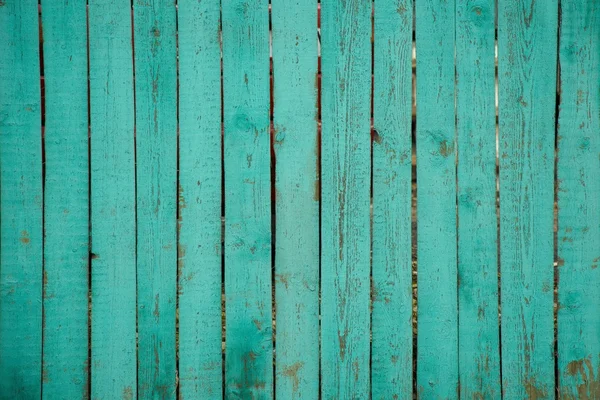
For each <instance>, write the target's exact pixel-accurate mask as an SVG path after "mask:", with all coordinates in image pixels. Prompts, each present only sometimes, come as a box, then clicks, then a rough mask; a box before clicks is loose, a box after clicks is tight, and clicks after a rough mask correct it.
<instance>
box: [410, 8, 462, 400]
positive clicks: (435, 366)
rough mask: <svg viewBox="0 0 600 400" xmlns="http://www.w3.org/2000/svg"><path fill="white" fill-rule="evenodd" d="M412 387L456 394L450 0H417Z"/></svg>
mask: <svg viewBox="0 0 600 400" xmlns="http://www.w3.org/2000/svg"><path fill="white" fill-rule="evenodd" d="M415 7H416V26H417V30H416V50H417V77H416V79H417V83H416V85H417V129H416V138H417V226H418V228H417V229H418V231H417V260H418V261H417V262H418V267H417V268H418V275H417V286H418V299H417V307H418V308H417V313H418V315H417V332H418V336H417V382H416V385H417V393H418V395H419V397H421V398H424V399H428V398H443V399H452V398H456V397H457V395H458V312H457V309H458V304H457V296H458V294H457V250H456V248H457V241H456V222H457V221H456V155H455V152H456V129H455V113H454V101H455V88H454V73H455V70H454V46H455V41H454V35H455V26H454V25H455V2H454V0H425V1H417V2H416V3H415Z"/></svg>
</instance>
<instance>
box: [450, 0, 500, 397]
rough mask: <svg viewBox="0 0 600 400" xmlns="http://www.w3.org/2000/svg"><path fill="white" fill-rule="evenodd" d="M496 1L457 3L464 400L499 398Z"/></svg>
mask: <svg viewBox="0 0 600 400" xmlns="http://www.w3.org/2000/svg"><path fill="white" fill-rule="evenodd" d="M494 17H495V2H494V1H492V0H479V1H472V0H457V2H456V135H457V145H458V148H457V151H458V165H457V177H456V180H457V198H458V202H457V204H458V211H457V212H458V227H457V229H458V230H457V233H458V314H459V324H458V343H459V349H458V352H459V353H458V357H459V365H460V368H459V379H460V397H461V398H464V399H473V398H481V399H483V398H490V399H493V398H498V397H499V396H500V394H501V390H500V347H499V338H500V336H499V332H498V331H499V320H498V254H497V251H498V230H497V229H498V225H497V217H496V105H495V89H494V84H495V62H494V57H495V53H494V45H495V43H494V40H495V32H494V30H495V22H494V19H495V18H494Z"/></svg>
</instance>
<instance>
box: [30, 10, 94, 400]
mask: <svg viewBox="0 0 600 400" xmlns="http://www.w3.org/2000/svg"><path fill="white" fill-rule="evenodd" d="M42 10H43V13H42V24H43V34H44V71H43V73H44V82H45V104H46V107H45V109H46V115H45V127H46V129H45V137H44V144H45V165H46V174H45V180H44V288H43V295H44V351H43V353H44V354H43V364H44V365H43V378H42V384H43V387H42V392H43V397H44V398H48V399H55V398H69V399H77V398H81V399H86V398H89V393H88V376H89V358H88V347H89V346H88V342H89V335H88V306H89V304H88V289H89V288H88V273H89V270H88V268H89V250H90V248H89V200H90V199H89V160H88V144H89V143H88V102H87V96H88V82H87V76H88V64H87V23H86V13H87V11H86V2H85V1H81V0H80V1H75V2H73V1H67V0H61V1H47V0H44V1H43V2H42Z"/></svg>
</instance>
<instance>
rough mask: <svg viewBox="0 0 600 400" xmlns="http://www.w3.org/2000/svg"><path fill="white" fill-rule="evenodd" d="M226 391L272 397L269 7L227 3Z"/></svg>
mask: <svg viewBox="0 0 600 400" xmlns="http://www.w3.org/2000/svg"><path fill="white" fill-rule="evenodd" d="M221 7H222V18H223V101H224V103H223V104H224V109H223V111H224V124H225V126H224V129H225V133H224V135H225V136H224V160H223V161H224V171H225V307H226V348H225V383H224V384H225V396H226V397H228V398H238V397H239V398H255V399H269V398H271V397H272V396H273V337H272V334H273V329H272V322H271V320H272V302H271V295H272V282H271V268H272V266H271V246H272V243H271V242H272V239H271V177H270V175H271V165H270V164H271V154H270V147H271V146H270V140H271V139H270V119H269V109H270V100H269V9H268V7H269V4H268V1H267V0H232V1H226V2H223V3H222V5H221Z"/></svg>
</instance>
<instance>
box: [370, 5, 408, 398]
mask: <svg viewBox="0 0 600 400" xmlns="http://www.w3.org/2000/svg"><path fill="white" fill-rule="evenodd" d="M374 23H375V25H374V29H375V48H374V51H375V64H374V85H375V86H374V98H373V101H374V103H373V125H374V129H375V137H374V142H373V238H372V245H373V267H372V268H373V293H372V299H373V313H372V331H373V334H372V335H373V339H372V362H371V384H372V390H371V393H372V398H373V399H393V398H398V399H408V398H411V396H412V389H413V387H412V357H413V351H412V340H413V332H412V264H411V259H412V258H411V245H412V239H411V185H412V176H411V175H412V172H411V169H412V168H411V158H412V154H411V148H412V140H411V129H412V127H411V125H412V28H413V2H412V0H401V1H397V0H383V1H377V3H376V4H375V20H374Z"/></svg>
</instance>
